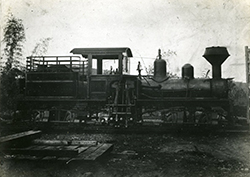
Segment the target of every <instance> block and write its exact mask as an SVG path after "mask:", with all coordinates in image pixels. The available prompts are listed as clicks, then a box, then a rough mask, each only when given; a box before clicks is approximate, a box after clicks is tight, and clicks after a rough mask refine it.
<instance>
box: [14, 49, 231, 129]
mask: <svg viewBox="0 0 250 177" xmlns="http://www.w3.org/2000/svg"><path fill="white" fill-rule="evenodd" d="M71 53H73V55H70V56H42V57H36V56H31V57H27V65H26V69H27V72H26V75H25V79H23V80H22V88H23V95H24V99H23V100H22V101H21V102H20V104H19V110H20V111H22V112H24V114H26V115H31V117H32V116H33V117H36V119H37V118H38V119H40V120H46V121H75V122H80V123H82V122H85V123H86V122H87V121H88V120H90V119H92V118H93V117H95V118H99V119H100V120H101V121H102V122H103V123H108V124H112V125H119V126H129V125H132V124H138V123H145V122H147V121H149V120H152V119H154V120H159V121H160V123H162V124H164V123H165V124H168V123H171V124H173V123H175V124H220V123H230V122H231V121H232V118H231V112H230V111H231V109H230V101H229V98H228V89H229V86H228V79H223V78H221V64H222V63H223V62H224V61H225V60H226V59H227V57H228V56H229V53H228V51H227V49H226V48H225V47H208V48H206V50H205V54H204V55H203V57H204V58H206V59H207V60H208V62H209V63H211V65H212V74H213V77H212V78H211V79H210V78H194V67H193V66H192V65H191V64H185V65H184V66H183V67H182V73H181V75H182V77H181V78H172V77H170V76H168V74H167V72H166V61H165V60H163V59H162V57H161V53H160V50H159V54H158V58H157V59H156V60H155V61H154V75H152V76H142V75H141V74H140V72H139V74H138V75H129V74H127V71H128V68H129V67H128V66H129V58H130V57H132V52H131V50H130V48H75V49H73V50H72V51H71ZM104 60H115V61H117V62H118V68H117V70H116V71H115V72H113V71H110V72H108V73H107V72H106V73H104V71H103V61H104ZM94 64H96V68H97V69H96V70H94V69H93V68H95V67H93V65H94ZM139 71H140V69H139ZM34 112H35V115H33V114H34Z"/></svg>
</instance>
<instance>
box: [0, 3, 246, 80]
mask: <svg viewBox="0 0 250 177" xmlns="http://www.w3.org/2000/svg"><path fill="white" fill-rule="evenodd" d="M0 1H1V5H2V8H1V9H2V13H1V14H2V16H1V24H4V22H5V21H6V18H5V17H6V15H7V14H8V13H13V15H14V16H15V17H17V18H20V19H22V20H23V24H24V26H25V33H26V42H25V44H24V55H25V56H28V55H30V54H31V51H32V50H33V49H34V47H35V45H36V43H37V42H39V41H40V40H41V39H44V38H48V37H50V38H51V41H50V43H49V48H48V51H47V55H65V54H67V55H68V54H69V52H70V51H71V49H73V48H76V47H130V48H131V50H132V53H133V56H134V58H133V60H132V62H131V63H132V66H131V72H132V74H135V73H136V69H135V68H136V64H137V61H141V63H142V64H143V68H144V70H143V74H146V73H145V70H146V67H148V66H149V65H152V64H153V61H154V58H155V57H156V56H157V52H158V49H159V48H160V49H162V51H163V52H166V53H167V54H168V55H166V56H165V59H167V61H168V69H169V70H170V71H171V72H172V73H176V74H177V75H180V70H181V67H182V66H183V65H184V64H186V63H191V64H192V65H193V66H194V68H195V77H201V76H202V74H203V73H204V72H206V71H207V70H208V69H211V66H210V64H209V63H208V62H207V61H206V60H205V59H204V58H203V57H202V55H203V54H204V51H205V48H206V47H210V46H226V47H227V48H228V51H229V53H230V55H231V56H230V57H229V58H228V60H227V61H225V63H224V64H223V67H222V70H223V73H222V76H223V77H225V78H229V77H234V78H235V80H236V81H245V65H244V64H245V58H244V46H246V45H250V1H249V0H220V1H219V0H127V1H124V0H94V1H93V0H7V1H6V0H0Z"/></svg>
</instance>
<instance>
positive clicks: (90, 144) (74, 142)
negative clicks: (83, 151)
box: [70, 140, 97, 146]
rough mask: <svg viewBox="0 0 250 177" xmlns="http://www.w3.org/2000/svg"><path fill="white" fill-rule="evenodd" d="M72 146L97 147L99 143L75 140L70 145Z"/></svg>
mask: <svg viewBox="0 0 250 177" xmlns="http://www.w3.org/2000/svg"><path fill="white" fill-rule="evenodd" d="M70 144H71V145H78V146H80V145H81V146H96V145H97V141H82V140H73V141H71V143H70Z"/></svg>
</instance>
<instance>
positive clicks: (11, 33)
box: [3, 14, 25, 71]
mask: <svg viewBox="0 0 250 177" xmlns="http://www.w3.org/2000/svg"><path fill="white" fill-rule="evenodd" d="M3 32H4V38H3V42H4V43H5V48H4V53H5V56H6V57H7V61H6V66H5V70H6V71H9V70H10V69H11V68H12V66H13V64H14V66H15V67H18V65H19V64H20V59H21V57H22V47H23V46H22V42H24V40H25V32H24V26H23V24H22V20H21V19H17V18H15V17H14V16H13V15H12V14H11V15H10V16H9V18H8V20H7V23H6V26H5V27H4V31H3Z"/></svg>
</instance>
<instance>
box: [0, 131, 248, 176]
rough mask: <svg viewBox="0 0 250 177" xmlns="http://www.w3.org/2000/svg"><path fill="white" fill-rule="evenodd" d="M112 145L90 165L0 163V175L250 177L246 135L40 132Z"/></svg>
mask: <svg viewBox="0 0 250 177" xmlns="http://www.w3.org/2000/svg"><path fill="white" fill-rule="evenodd" d="M42 139H59V140H96V141H99V142H108V143H113V144H114V149H113V151H112V153H111V154H109V155H107V156H106V157H105V158H102V159H100V160H98V161H94V162H86V161H80V162H79V161H72V162H70V163H68V164H66V163H65V162H64V161H32V160H30V161H29V160H7V159H5V158H1V159H0V177H34V176H35V177H64V176H65V177H66V176H70V177H99V176H104V177H106V176H107V177H109V176H110V177H122V176H124V177H137V176H142V177H144V176H145V177H161V176H170V177H178V176H183V177H185V176H186V177H190V176H202V177H203V176H207V177H213V176H219V177H221V176H227V177H230V176H231V177H241V176H250V134H249V133H244V134H243V133H241V134H236V133H231V134H225V133H224V134H206V135H205V134H203V135H200V134H199V135H197V134H187V133H185V132H183V133H178V134H118V135H115V134H67V133H66V134H43V135H42Z"/></svg>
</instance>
